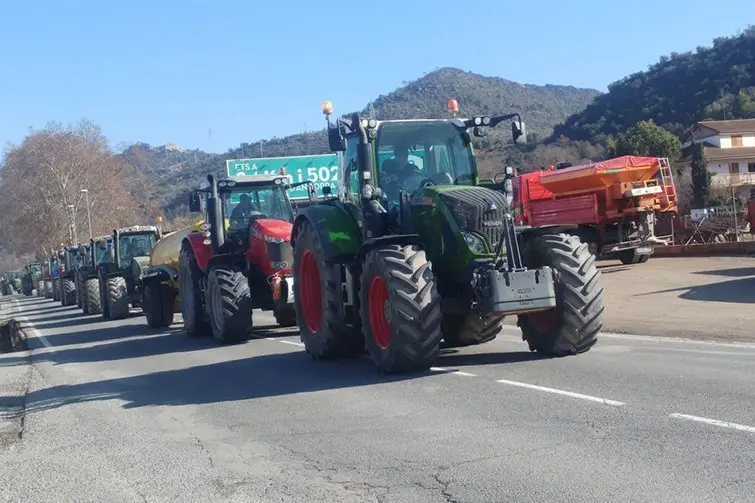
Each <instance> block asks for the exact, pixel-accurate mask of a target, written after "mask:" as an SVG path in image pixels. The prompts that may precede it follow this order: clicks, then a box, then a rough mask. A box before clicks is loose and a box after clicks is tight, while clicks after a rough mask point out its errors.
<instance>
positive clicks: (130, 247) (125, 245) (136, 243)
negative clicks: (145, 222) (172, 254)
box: [118, 232, 157, 267]
mask: <svg viewBox="0 0 755 503" xmlns="http://www.w3.org/2000/svg"><path fill="white" fill-rule="evenodd" d="M155 243H157V236H156V235H155V233H154V232H144V233H138V234H121V235H120V236H118V257H119V259H120V261H121V265H122V266H124V267H131V259H132V258H134V257H146V256H147V255H149V254H150V252H151V251H152V248H154V246H155Z"/></svg>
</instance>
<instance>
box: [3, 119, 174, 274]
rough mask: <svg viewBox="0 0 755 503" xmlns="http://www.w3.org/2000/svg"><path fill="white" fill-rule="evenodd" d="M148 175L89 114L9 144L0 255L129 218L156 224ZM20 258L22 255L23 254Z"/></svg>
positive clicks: (30, 252) (39, 250)
mask: <svg viewBox="0 0 755 503" xmlns="http://www.w3.org/2000/svg"><path fill="white" fill-rule="evenodd" d="M151 195H152V190H151V187H150V184H149V181H148V180H147V179H146V177H145V176H144V175H143V174H142V173H140V172H139V171H138V170H137V169H135V168H134V166H132V165H130V164H128V163H126V162H124V161H123V160H121V159H120V158H118V157H117V156H115V155H114V152H113V151H112V150H111V149H110V147H109V145H108V140H107V138H106V137H105V136H104V135H103V134H102V131H101V129H100V128H99V127H98V126H97V125H95V124H93V123H91V122H89V121H86V120H83V121H81V122H79V123H76V124H69V125H65V124H60V123H57V122H51V123H48V124H47V125H46V126H45V127H44V128H42V129H39V130H32V131H30V132H29V133H28V134H27V135H26V137H25V138H24V139H23V140H22V141H21V142H20V143H18V144H10V145H8V146H7V147H6V149H5V152H4V156H3V159H2V161H1V162H0V260H1V261H3V263H5V264H7V266H9V265H10V264H12V263H14V258H13V257H16V258H15V262H19V261H20V260H19V257H24V259H27V258H31V257H36V258H41V257H43V256H45V255H48V254H49V253H50V251H51V250H53V249H56V248H58V247H60V245H61V244H70V243H74V241H75V239H74V238H76V240H78V241H79V242H85V241H88V239H89V216H91V227H92V229H91V230H92V234H93V236H98V235H102V234H108V233H110V232H112V230H113V229H114V228H118V227H122V226H126V225H137V224H141V225H154V222H155V216H156V215H157V214H158V212H159V208H158V205H157V204H156V203H155V201H154V199H153V198H152V197H151ZM21 262H22V261H21Z"/></svg>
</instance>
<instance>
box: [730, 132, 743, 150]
mask: <svg viewBox="0 0 755 503" xmlns="http://www.w3.org/2000/svg"><path fill="white" fill-rule="evenodd" d="M731 146H732V147H741V146H742V135H741V134H738V135H736V136H732V137H731Z"/></svg>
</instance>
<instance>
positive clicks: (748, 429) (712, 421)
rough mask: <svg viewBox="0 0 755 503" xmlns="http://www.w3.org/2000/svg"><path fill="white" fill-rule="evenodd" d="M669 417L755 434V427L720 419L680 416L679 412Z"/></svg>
mask: <svg viewBox="0 0 755 503" xmlns="http://www.w3.org/2000/svg"><path fill="white" fill-rule="evenodd" d="M669 417H673V418H676V419H686V420H688V421H696V422H698V423H705V424H711V425H713V426H720V427H721V428H730V429H732V430H739V431H746V432H748V433H755V427H753V426H746V425H744V424H737V423H729V422H727V421H719V420H718V419H710V418H707V417H700V416H691V415H689V414H680V413H678V412H674V413H673V414H669Z"/></svg>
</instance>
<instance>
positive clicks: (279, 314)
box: [273, 304, 296, 327]
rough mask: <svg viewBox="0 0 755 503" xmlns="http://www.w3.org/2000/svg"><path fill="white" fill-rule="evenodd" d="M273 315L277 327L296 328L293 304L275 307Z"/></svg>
mask: <svg viewBox="0 0 755 503" xmlns="http://www.w3.org/2000/svg"><path fill="white" fill-rule="evenodd" d="M273 315H275V321H276V322H278V326H280V327H295V326H296V309H294V305H293V304H286V305H285V306H281V307H277V308H276V309H275V311H273Z"/></svg>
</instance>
